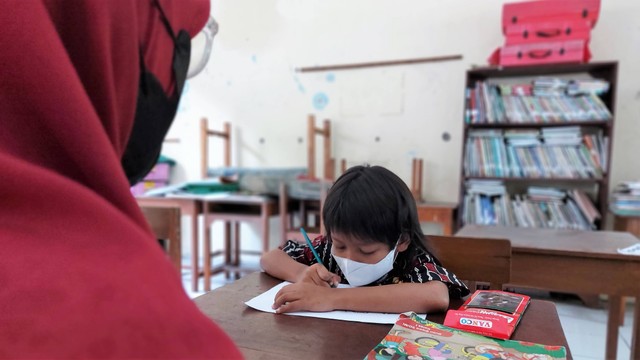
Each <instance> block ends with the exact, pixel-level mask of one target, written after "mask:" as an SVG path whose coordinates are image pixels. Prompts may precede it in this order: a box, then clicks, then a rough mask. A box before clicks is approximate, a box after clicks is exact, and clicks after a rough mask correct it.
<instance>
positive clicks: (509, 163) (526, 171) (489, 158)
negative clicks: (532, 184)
mask: <svg viewBox="0 0 640 360" xmlns="http://www.w3.org/2000/svg"><path fill="white" fill-rule="evenodd" d="M607 143H608V140H606V139H605V138H604V137H603V136H602V132H601V131H599V132H597V133H595V134H585V135H583V134H582V132H581V129H580V128H579V127H559V128H543V129H542V130H537V129H526V130H524V129H506V130H504V131H503V130H500V129H482V130H470V131H469V136H468V137H467V145H466V148H465V157H464V173H465V176H467V177H505V178H509V177H513V178H564V179H598V178H601V177H602V175H603V173H604V170H603V169H605V167H604V166H606V159H607V152H606V149H607V148H608V146H607Z"/></svg>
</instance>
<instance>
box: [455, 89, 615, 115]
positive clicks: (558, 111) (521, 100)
mask: <svg viewBox="0 0 640 360" xmlns="http://www.w3.org/2000/svg"><path fill="white" fill-rule="evenodd" d="M556 80H557V83H556V84H553V85H549V84H550V80H549V78H541V79H534V80H533V82H532V83H526V84H516V85H513V84H506V83H499V82H498V83H494V82H492V81H489V82H487V81H477V82H476V84H475V87H473V88H469V89H467V90H466V103H467V104H466V110H465V121H466V122H467V123H469V124H505V123H512V124H514V123H515V124H518V123H539V124H545V123H559V122H584V121H608V120H611V112H610V111H609V109H608V108H607V106H606V105H605V104H604V102H603V101H602V99H600V97H599V96H598V95H600V94H602V93H603V92H604V90H605V89H608V88H609V83H608V82H606V81H604V80H598V79H586V80H578V79H576V80H569V81H565V80H560V79H554V80H553V81H556ZM591 83H597V84H600V86H601V88H599V90H597V91H596V90H594V91H586V90H584V89H585V88H589V87H591V86H592V85H588V84H591ZM570 84H573V85H570ZM593 86H594V87H595V85H593Z"/></svg>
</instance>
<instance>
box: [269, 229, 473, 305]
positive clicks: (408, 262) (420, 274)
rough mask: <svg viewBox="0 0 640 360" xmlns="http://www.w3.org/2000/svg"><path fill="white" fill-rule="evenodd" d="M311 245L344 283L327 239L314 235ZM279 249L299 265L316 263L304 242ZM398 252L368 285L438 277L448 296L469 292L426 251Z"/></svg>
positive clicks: (287, 244) (421, 281)
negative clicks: (410, 254)
mask: <svg viewBox="0 0 640 360" xmlns="http://www.w3.org/2000/svg"><path fill="white" fill-rule="evenodd" d="M312 244H313V248H314V249H315V250H316V252H317V253H318V255H320V259H322V263H323V264H324V266H325V267H326V268H327V269H329V271H331V272H333V273H335V274H338V275H339V276H340V278H341V279H342V281H341V282H342V283H343V284H348V281H347V280H346V278H345V277H344V274H343V273H342V271H341V270H340V267H339V266H338V264H337V263H336V261H335V259H334V258H333V256H331V242H330V241H328V239H327V238H326V237H325V236H318V237H317V238H315V239H314V240H313V241H312ZM282 251H284V252H285V253H287V255H289V256H290V257H291V258H292V259H294V260H295V261H297V262H299V263H301V264H305V265H313V264H315V263H317V261H316V259H315V257H314V256H313V253H312V252H311V249H309V247H308V246H307V244H304V243H299V242H297V241H294V240H289V241H287V243H286V244H285V245H284V246H283V247H282ZM400 254H402V253H400ZM400 254H399V255H398V256H397V257H396V260H395V262H394V263H393V269H392V270H391V271H389V272H388V273H387V274H386V275H384V276H383V277H382V278H380V279H379V280H377V281H374V282H373V283H371V284H369V285H368V286H371V285H388V284H399V283H405V282H408V283H425V282H427V281H432V280H438V281H442V282H443V283H444V284H445V285H447V287H448V288H449V296H450V297H451V298H461V297H464V296H466V295H468V294H469V289H467V286H466V285H465V284H464V283H463V282H462V281H460V280H458V278H457V277H456V275H455V274H453V273H452V272H450V271H448V270H447V269H445V268H444V267H442V266H441V265H440V264H439V263H438V262H437V260H435V259H434V257H433V256H431V254H429V253H428V252H426V251H424V250H422V249H416V253H415V255H414V256H413V257H412V258H411V259H407V258H405V257H403V256H400Z"/></svg>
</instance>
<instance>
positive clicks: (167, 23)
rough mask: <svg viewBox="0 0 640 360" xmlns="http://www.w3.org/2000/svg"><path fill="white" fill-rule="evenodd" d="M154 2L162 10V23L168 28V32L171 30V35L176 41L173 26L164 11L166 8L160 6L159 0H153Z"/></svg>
mask: <svg viewBox="0 0 640 360" xmlns="http://www.w3.org/2000/svg"><path fill="white" fill-rule="evenodd" d="M153 3H154V4H155V5H156V7H157V8H158V10H160V20H162V23H163V24H164V26H165V27H166V28H167V32H169V35H171V39H173V42H175V41H176V35H175V34H174V33H173V28H171V24H170V23H169V19H168V18H167V15H165V13H164V9H162V6H160V2H159V1H158V0H153Z"/></svg>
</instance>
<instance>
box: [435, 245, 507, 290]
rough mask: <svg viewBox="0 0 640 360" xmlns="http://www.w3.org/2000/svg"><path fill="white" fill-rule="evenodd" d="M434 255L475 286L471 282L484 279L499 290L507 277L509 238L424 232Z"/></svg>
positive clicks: (472, 287)
mask: <svg viewBox="0 0 640 360" xmlns="http://www.w3.org/2000/svg"><path fill="white" fill-rule="evenodd" d="M427 238H428V241H429V243H430V244H431V246H432V247H433V250H434V252H435V255H436V257H437V258H438V259H439V260H440V261H441V262H442V264H443V265H444V267H445V268H446V269H447V270H451V271H452V272H453V273H454V274H456V276H458V278H459V279H461V280H463V281H465V282H467V284H468V285H470V286H469V289H470V290H471V291H472V292H473V291H474V290H475V282H488V283H489V286H490V288H491V289H494V290H502V287H503V286H504V285H505V284H507V283H509V281H510V280H511V241H509V240H506V239H483V238H468V237H458V236H427Z"/></svg>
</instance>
